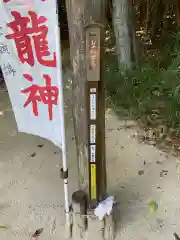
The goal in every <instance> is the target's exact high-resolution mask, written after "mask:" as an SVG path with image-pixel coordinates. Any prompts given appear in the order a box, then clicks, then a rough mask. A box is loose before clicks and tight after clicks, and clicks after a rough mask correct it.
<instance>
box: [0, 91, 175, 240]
mask: <svg viewBox="0 0 180 240" xmlns="http://www.w3.org/2000/svg"><path fill="white" fill-rule="evenodd" d="M68 94H69V92H68V90H67V93H66V95H67V96H68V97H66V128H67V144H68V162H69V177H70V179H69V182H70V186H69V187H70V195H71V194H72V192H73V191H75V190H76V189H77V185H76V183H77V168H76V158H75V156H76V155H75V144H74V138H73V136H74V133H73V128H72V119H71V114H70V112H71V111H69V109H70V100H69V96H70V95H68ZM132 123H133V122H131V121H130V122H125V121H120V120H119V119H118V118H117V117H116V116H115V114H114V113H113V112H112V111H111V110H107V113H106V133H107V135H106V148H107V174H108V191H109V195H113V196H116V199H117V201H118V208H117V209H116V218H117V228H118V232H117V237H116V239H117V240H120V239H123V240H131V239H132V240H152V239H156V240H171V239H172V240H173V239H175V238H174V236H173V233H174V232H176V233H177V234H178V235H179V236H180V228H179V224H180V187H179V186H180V184H179V177H180V160H179V159H178V158H175V157H172V156H171V155H167V154H166V153H163V152H161V151H159V150H158V149H156V148H155V147H153V146H148V145H142V144H140V143H138V141H137V140H136V139H135V138H134V137H133V136H134V133H136V131H137V129H136V127H132V128H127V127H126V126H127V125H129V124H132ZM133 124H134V123H133ZM61 166H62V163H61V153H60V151H59V149H58V148H56V147H55V146H54V145H53V144H51V143H50V142H49V141H46V140H44V139H40V138H39V137H36V136H30V135H26V134H22V133H18V132H17V130H16V123H15V119H14V116H13V112H12V109H11V105H10V103H9V99H8V94H7V92H4V90H0V226H6V227H7V229H3V228H0V239H1V240H30V239H31V236H32V235H33V233H34V232H35V231H36V230H37V229H39V228H44V231H43V232H42V234H41V235H40V237H39V238H38V240H60V239H61V240H63V239H64V236H63V232H64V231H63V225H64V220H65V216H64V195H63V182H62V180H60V168H61ZM150 200H155V201H156V202H157V204H158V209H157V212H156V213H150V211H149V207H148V202H149V201H150ZM97 240H98V239H97Z"/></svg>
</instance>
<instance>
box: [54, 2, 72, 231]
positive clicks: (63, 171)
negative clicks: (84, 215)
mask: <svg viewBox="0 0 180 240" xmlns="http://www.w3.org/2000/svg"><path fill="white" fill-rule="evenodd" d="M56 23H57V29H56V35H57V36H56V50H57V51H56V56H57V78H58V85H59V111H60V122H61V126H60V128H61V133H60V134H61V139H62V146H61V150H62V164H63V168H62V169H61V178H62V179H63V180H64V200H65V213H66V227H67V229H66V230H67V232H66V233H67V234H68V235H71V221H70V207H69V195H68V166H67V152H66V137H65V119H64V97H63V83H62V59H61V40H60V26H59V17H58V2H57V12H56Z"/></svg>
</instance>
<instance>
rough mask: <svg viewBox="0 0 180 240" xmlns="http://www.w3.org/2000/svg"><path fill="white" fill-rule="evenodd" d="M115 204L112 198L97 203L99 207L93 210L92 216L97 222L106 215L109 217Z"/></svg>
mask: <svg viewBox="0 0 180 240" xmlns="http://www.w3.org/2000/svg"><path fill="white" fill-rule="evenodd" d="M114 204H115V199H114V197H113V196H110V197H107V198H106V199H105V200H103V201H102V202H100V203H99V205H98V206H97V207H96V209H95V210H94V214H95V216H96V217H98V218H99V220H103V218H104V217H105V216H106V215H108V216H109V215H110V214H111V212H112V209H113V205H114Z"/></svg>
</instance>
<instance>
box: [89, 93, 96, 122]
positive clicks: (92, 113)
mask: <svg viewBox="0 0 180 240" xmlns="http://www.w3.org/2000/svg"><path fill="white" fill-rule="evenodd" d="M90 119H91V120H96V94H90Z"/></svg>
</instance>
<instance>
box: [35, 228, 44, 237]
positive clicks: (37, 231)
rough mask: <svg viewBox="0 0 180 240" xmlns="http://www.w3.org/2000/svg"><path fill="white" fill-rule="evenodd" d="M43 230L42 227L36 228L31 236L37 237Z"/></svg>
mask: <svg viewBox="0 0 180 240" xmlns="http://www.w3.org/2000/svg"><path fill="white" fill-rule="evenodd" d="M43 230H44V228H40V229H37V230H36V231H35V233H34V234H33V235H32V237H33V238H37V237H39V236H40V235H41V234H42V232H43Z"/></svg>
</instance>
